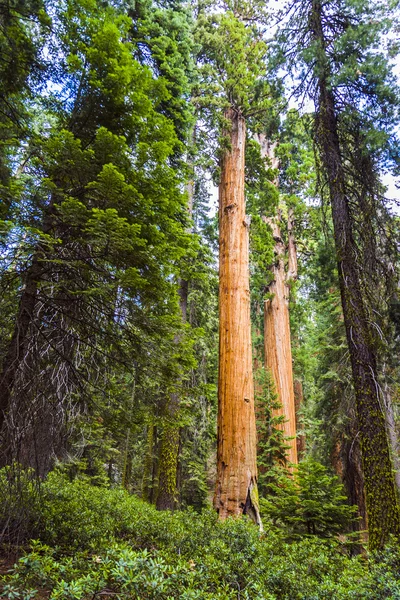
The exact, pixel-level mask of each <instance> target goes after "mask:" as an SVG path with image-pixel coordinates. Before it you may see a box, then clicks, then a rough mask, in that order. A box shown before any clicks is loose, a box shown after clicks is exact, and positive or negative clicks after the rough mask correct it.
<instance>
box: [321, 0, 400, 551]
mask: <svg viewBox="0 0 400 600" xmlns="http://www.w3.org/2000/svg"><path fill="white" fill-rule="evenodd" d="M321 13H322V7H321V1H320V0H314V1H313V14H312V26H313V32H314V38H315V40H316V41H317V43H319V45H320V46H321V48H322V50H324V48H325V39H324V33H323V28H322V21H321ZM327 61H328V59H326V60H325V61H324V62H323V69H322V70H321V69H320V70H319V71H318V88H319V114H318V132H317V133H318V141H319V144H320V146H321V150H322V151H321V160H322V165H323V168H324V171H325V174H326V176H327V179H328V186H329V193H330V200H331V206H332V219H333V227H334V238H335V246H336V255H337V261H338V273H339V284H340V293H341V298H342V306H343V315H344V322H345V327H346V336H347V342H348V346H349V352H350V358H351V365H352V372H353V380H354V389H355V393H356V411H357V417H358V422H359V427H360V444H361V452H362V465H363V472H364V480H365V494H366V505H367V517H368V526H369V545H370V548H371V549H376V548H380V547H382V546H383V545H384V544H385V542H386V541H387V540H388V536H389V535H390V534H395V535H399V534H400V514H399V506H398V502H397V494H396V488H395V482H394V476H393V466H392V461H391V456H390V448H389V443H388V439H387V434H386V423H385V411H384V406H383V398H381V394H380V390H379V386H378V383H377V381H378V373H377V364H376V356H375V351H374V345H373V335H372V333H371V331H370V325H369V322H368V317H367V311H366V306H365V301H364V297H363V294H362V290H361V283H360V276H359V271H358V269H359V267H358V265H357V262H356V261H357V247H356V244H355V242H354V237H353V230H352V221H351V216H350V213H349V205H348V198H347V197H346V178H345V173H344V167H343V163H342V156H341V149H340V140H339V133H338V127H337V113H336V106H335V99H334V96H333V93H332V90H331V87H330V84H329V75H330V73H329V67H328V66H327Z"/></svg>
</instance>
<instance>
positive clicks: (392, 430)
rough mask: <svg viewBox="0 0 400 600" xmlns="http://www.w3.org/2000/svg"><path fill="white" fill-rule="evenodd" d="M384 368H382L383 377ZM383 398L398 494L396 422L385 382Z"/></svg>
mask: <svg viewBox="0 0 400 600" xmlns="http://www.w3.org/2000/svg"><path fill="white" fill-rule="evenodd" d="M385 371H386V368H385V365H384V367H383V372H384V376H385V375H386V373H385ZM383 398H384V402H385V415H386V428H387V433H388V437H389V441H390V446H391V449H392V457H393V465H394V477H395V481H396V486H397V492H398V493H399V492H400V458H399V449H400V446H399V436H398V434H397V429H396V420H395V417H394V410H393V402H392V394H391V390H390V387H389V384H388V382H387V381H385V382H384V385H383Z"/></svg>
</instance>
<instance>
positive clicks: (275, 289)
mask: <svg viewBox="0 0 400 600" xmlns="http://www.w3.org/2000/svg"><path fill="white" fill-rule="evenodd" d="M269 223H270V225H271V227H272V235H273V238H274V241H275V264H274V266H273V269H272V272H273V277H274V279H273V281H272V282H271V284H270V285H269V286H268V292H269V295H270V298H269V299H268V300H266V301H265V303H264V344H265V366H266V367H267V368H268V369H269V370H270V371H271V373H272V378H273V380H274V383H275V388H276V393H277V394H278V401H279V402H280V404H281V407H280V408H279V409H275V410H274V411H273V414H274V416H282V415H283V416H284V417H285V421H284V422H283V423H281V424H280V425H278V426H277V427H279V428H281V429H282V431H283V432H284V434H285V437H286V438H288V440H287V442H286V443H287V445H288V446H289V448H288V450H287V459H288V462H289V464H294V465H296V464H297V462H298V460H297V445H296V409H295V400H294V389H293V366H292V348H291V339H290V320H289V291H290V290H289V286H288V285H287V279H286V273H285V263H284V257H285V244H284V243H283V240H282V237H281V232H280V228H279V224H278V223H277V221H276V220H269Z"/></svg>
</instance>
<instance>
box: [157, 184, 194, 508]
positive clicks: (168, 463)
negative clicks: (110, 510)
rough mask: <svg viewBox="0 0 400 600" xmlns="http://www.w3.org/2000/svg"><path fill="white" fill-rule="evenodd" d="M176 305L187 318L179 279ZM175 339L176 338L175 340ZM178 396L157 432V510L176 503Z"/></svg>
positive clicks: (190, 190) (184, 284) (190, 188)
mask: <svg viewBox="0 0 400 600" xmlns="http://www.w3.org/2000/svg"><path fill="white" fill-rule="evenodd" d="M187 195H188V213H189V216H190V217H191V216H192V212H193V198H194V182H193V180H191V181H189V183H188V185H187ZM178 293H179V307H180V312H181V317H182V322H183V323H186V321H187V309H188V297H189V282H188V281H186V280H184V279H180V280H179V289H178ZM176 341H177V342H178V338H177V340H176ZM179 407H180V398H179V395H178V394H177V393H173V394H171V395H170V397H169V399H168V401H167V403H166V407H165V410H164V425H163V430H162V435H161V443H160V454H159V463H158V473H159V477H158V492H157V501H156V506H157V508H158V510H173V509H174V508H175V506H176V503H177V497H178V489H177V480H178V457H179V443H180V425H179Z"/></svg>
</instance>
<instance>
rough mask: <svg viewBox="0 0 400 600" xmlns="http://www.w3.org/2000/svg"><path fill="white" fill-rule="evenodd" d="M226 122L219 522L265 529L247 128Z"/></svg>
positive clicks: (232, 116)
mask: <svg viewBox="0 0 400 600" xmlns="http://www.w3.org/2000/svg"><path fill="white" fill-rule="evenodd" d="M225 118H226V119H227V121H228V123H229V124H230V127H229V130H226V131H225V135H226V136H227V137H228V138H229V142H230V147H229V149H226V150H224V152H223V156H222V159H221V182H220V185H219V251H220V255H219V374H218V445H217V481H216V487H215V495H214V506H215V508H216V510H217V511H218V514H219V516H220V518H221V519H225V518H226V517H229V516H235V515H241V514H246V513H248V514H250V515H251V516H252V518H253V519H254V520H255V521H256V522H257V523H259V524H260V525H261V521H260V516H259V508H258V492H257V460H256V445H257V439H256V422H255V413H254V384H253V367H252V348H251V325H250V284H249V226H248V225H249V224H248V220H247V218H246V214H245V198H244V167H245V141H246V124H245V120H244V118H243V117H242V116H241V115H240V114H238V112H237V111H236V110H233V109H229V110H227V111H226V113H225Z"/></svg>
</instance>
